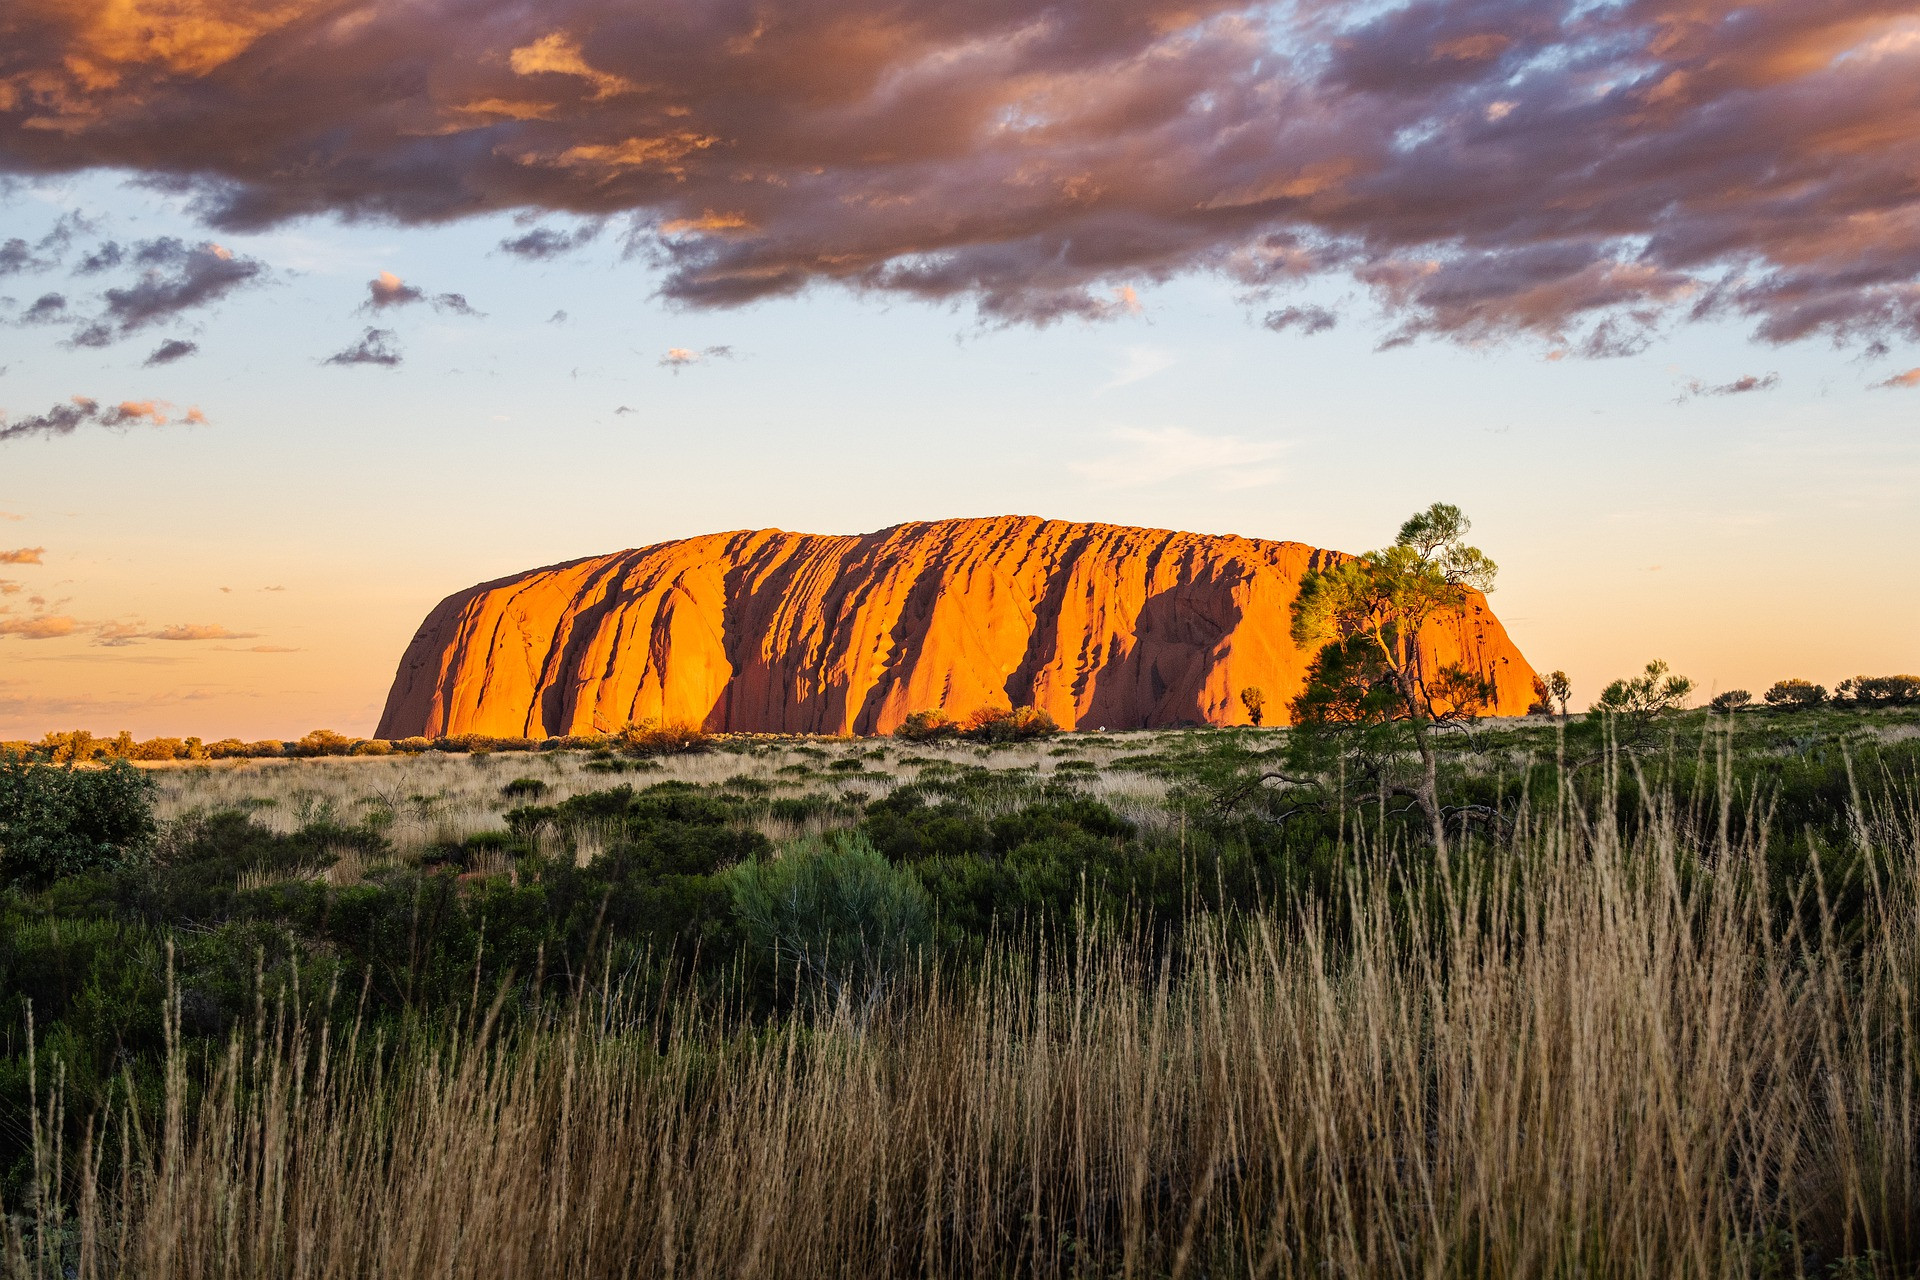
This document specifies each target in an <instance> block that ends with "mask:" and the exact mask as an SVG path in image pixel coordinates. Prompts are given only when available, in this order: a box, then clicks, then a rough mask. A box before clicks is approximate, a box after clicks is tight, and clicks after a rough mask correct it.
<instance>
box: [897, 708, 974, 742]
mask: <svg viewBox="0 0 1920 1280" xmlns="http://www.w3.org/2000/svg"><path fill="white" fill-rule="evenodd" d="M959 732H960V726H959V725H957V724H955V723H954V722H953V717H952V716H950V715H948V714H947V713H946V712H944V711H941V710H938V709H935V710H933V711H916V712H914V713H913V714H911V715H909V716H908V717H907V718H906V719H905V720H902V721H901V722H900V727H899V728H897V729H895V730H894V731H893V736H894V737H896V738H898V739H900V740H901V741H902V742H933V741H935V740H937V739H940V738H951V737H953V736H954V735H955V734H957V733H959Z"/></svg>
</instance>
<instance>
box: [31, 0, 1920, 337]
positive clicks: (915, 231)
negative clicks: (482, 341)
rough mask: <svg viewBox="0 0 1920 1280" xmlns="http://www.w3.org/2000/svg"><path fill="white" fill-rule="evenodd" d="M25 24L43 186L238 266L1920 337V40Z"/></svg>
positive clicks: (197, 285)
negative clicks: (138, 209)
mask: <svg viewBox="0 0 1920 1280" xmlns="http://www.w3.org/2000/svg"><path fill="white" fill-rule="evenodd" d="M6 22H7V27H6V34H7V42H6V50H7V52H6V54H5V55H4V57H3V58H0V169H5V170H11V171H14V172H18V173H29V174H47V173H60V172H76V171H80V170H83V169H94V168H118V169H124V170H129V171H132V172H134V173H137V174H140V175H143V176H145V177H147V178H149V179H151V180H155V181H159V182H162V183H166V184H170V185H171V186H173V187H175V188H177V189H182V190H185V191H187V192H188V193H189V194H190V196H191V198H192V200H193V207H194V208H195V209H197V210H198V211H200V212H201V214H202V215H203V216H204V217H205V218H206V220H207V221H208V223H209V224H210V225H212V226H214V227H216V228H227V227H231V228H259V227H264V226H270V225H274V224H277V223H280V222H284V221H287V220H290V219H295V218H299V217H303V216H308V215H312V214H322V213H324V214H338V215H344V216H349V217H378V218H387V219H393V220H396V221H399V222H403V223H418V224H427V223H437V222H443V221H446V220H449V219H452V218H458V217H464V216H470V215H475V214H482V213H490V212H501V211H507V210H511V211H515V212H517V213H525V214H528V215H530V216H531V217H533V218H536V219H537V218H538V217H540V216H541V215H552V216H553V225H541V224H531V225H530V227H529V229H527V230H524V231H522V232H520V233H518V234H516V235H514V236H512V237H510V238H509V239H508V240H507V241H506V242H504V244H503V248H505V249H506V250H507V251H508V252H511V253H515V254H518V255H521V256H525V257H530V258H543V257H552V256H555V255H557V254H560V253H565V252H568V251H570V250H575V249H578V248H580V247H581V246H583V245H585V244H587V243H589V242H591V241H592V240H594V239H595V237H596V236H597V235H598V234H599V232H600V230H601V228H602V227H604V226H606V225H608V220H609V219H612V218H621V219H622V220H623V221H624V223H625V225H626V227H627V235H626V240H625V243H624V245H623V248H625V249H627V250H630V251H635V252H639V253H642V254H644V255H647V256H649V257H650V258H652V259H654V260H656V261H657V262H658V263H659V264H660V266H661V267H662V269H663V272H664V274H663V277H662V279H663V289H664V292H665V293H666V295H667V296H668V297H669V298H671V299H673V300H676V301H680V302H684V303H688V304H692V305H697V306H727V305H734V304H740V303H747V302H751V301H754V300H756V299H760V298H766V297H772V296H778V295H783V294H793V293H796V292H799V291H801V290H804V289H806V288H808V287H810V286H812V285H815V284H819V283H823V282H825V283H838V284H840V285H844V286H846V287H849V288H852V289H856V290H862V291H880V292H887V293H893V294H900V295H906V296H912V297H919V298H924V299H928V300H935V301H947V300H969V301H971V302H972V303H973V304H975V305H976V306H977V307H978V308H979V309H980V311H981V312H982V313H983V314H984V315H985V316H986V317H987V318H989V319H993V320H1000V321H1007V322H1024V323H1037V324H1043V323H1047V322H1049V321H1052V320H1056V319H1060V318H1063V317H1069V316H1078V317H1087V318H1105V317H1117V316H1123V315H1126V314H1128V313H1130V312H1131V311H1132V310H1133V309H1134V305H1133V304H1130V303H1129V302H1127V301H1126V300H1125V298H1124V297H1123V296H1122V295H1121V294H1118V293H1117V292H1116V291H1117V290H1124V289H1129V288H1137V287H1139V286H1140V285H1141V284H1144V283H1149V282H1155V281H1161V280H1165V279H1168V278H1171V277H1173V276H1176V275H1180V274H1183V273H1192V272H1208V273H1218V274H1221V275H1224V276H1226V277H1229V278H1230V279H1231V280H1232V281H1233V282H1234V283H1235V284H1236V285H1237V287H1239V288H1240V289H1242V290H1244V291H1245V292H1247V293H1249V294H1251V295H1253V296H1255V297H1264V296H1266V295H1268V294H1272V293H1275V292H1277V291H1279V290H1281V289H1283V288H1284V287H1286V286H1287V285H1289V284H1293V283H1297V282H1298V281H1300V280H1302V279H1305V278H1308V277H1312V276H1316V275H1323V274H1328V273H1332V274H1336V275H1344V276H1346V277H1348V278H1351V279H1353V280H1355V281H1357V282H1359V284H1360V285H1361V286H1362V287H1363V288H1364V289H1365V290H1367V291H1368V292H1369V293H1371V295H1372V297H1373V299H1374V301H1376V302H1377V303H1379V304H1380V306H1381V307H1382V308H1383V309H1384V310H1385V312H1386V314H1387V317H1388V319H1387V323H1388V325H1389V326H1390V329H1389V333H1388V340H1389V341H1394V342H1405V341H1412V340H1415V339H1418V338H1421V337H1424V336H1428V335H1439V336H1445V337H1451V338H1455V339H1459V340H1463V341H1469V342H1482V341H1486V340H1489V339H1496V338H1501V337H1505V336H1510V335H1514V334H1526V335H1532V336H1534V337H1536V338H1537V339H1539V340H1540V341H1542V342H1543V343H1545V344H1546V345H1548V346H1549V347H1550V348H1551V349H1553V350H1555V351H1559V352H1562V353H1565V354H1586V355H1595V356H1603V355H1610V354H1619V353H1622V352H1628V351H1632V350H1637V349H1638V348H1639V347H1640V346H1642V345H1644V343H1645V342H1646V341H1647V340H1648V338H1649V336H1650V335H1653V334H1656V333H1658V332H1660V331H1661V330H1662V329H1663V328H1665V327H1666V326H1667V325H1669V324H1672V323H1675V322H1679V321H1682V320H1685V319H1688V318H1706V317H1714V316H1733V317H1745V318H1747V319H1748V320H1750V321H1751V323H1752V324H1753V325H1754V326H1755V329H1756V331H1757V333H1758V334H1759V335H1760V336H1761V337H1763V338H1765V339H1767V340H1771V341H1788V340H1792V339H1796V338H1800V337H1804V336H1807V335H1809V334H1816V333H1820V334H1827V335H1830V336H1833V337H1836V338H1839V339H1841V340H1847V341H1852V340H1860V341H1868V340H1872V339H1875V338H1885V337H1893V336H1905V337H1907V338H1920V192H1916V189H1915V187H1914V185H1913V182H1912V175H1913V174H1914V173H1915V172H1916V171H1920V34H1917V33H1916V31H1917V29H1916V27H1915V23H1914V18H1913V12H1912V5H1911V0H1843V2H1842V3H1837V4H1817V3H1814V2H1813V0H1785V2H1783V3H1778V4H1771V5H1764V6H1753V5H1749V4H1745V3H1743V2H1741V0H1684V2H1683V0H1645V2H1636V3H1627V4H1619V5H1602V6H1594V5H1588V4H1578V3H1575V2H1574V0H1547V2H1545V3H1541V2H1539V0H1418V2H1416V3H1407V4H1400V5H1395V6H1387V7H1382V6H1379V5H1372V4H1365V3H1362V0H1327V2H1316V3H1313V4H1307V5H1299V6H1290V7H1274V6H1267V5H1261V4H1255V3H1252V0H1060V2H1059V3H1054V4H1048V5H1044V6H1032V5H1024V6H1023V5H1005V4H985V5H954V4H948V3H938V2H936V0H802V2H800V3H795V4H789V5H779V6H767V5H746V4H717V5H704V6H694V7H692V8H688V7H685V6H665V7H651V8H646V7H643V8H641V9H635V8H634V7H633V6H631V5H626V4H620V3H616V2H615V0H551V3H546V4H541V5H528V4H524V3H519V2H518V0H477V2H476V0H461V2H460V3H458V4H456V3H454V0H419V3H411V4H406V5H399V4H391V5H370V6H361V7H358V8H353V9H351V10H341V9H338V8H335V7H332V6H329V5H325V4H323V0H115V3H113V4H75V3H73V2H72V0H12V4H11V6H10V9H9V11H8V16H7V19H6ZM214 249H215V246H213V245H212V244H211V242H209V243H208V244H207V245H202V246H190V245H187V244H185V243H177V244H176V245H174V246H172V247H169V248H163V249H158V250H153V251H151V252H152V253H154V254H157V256H155V257H154V258H153V260H152V261H150V262H145V263H142V262H139V261H135V262H134V264H133V265H135V266H136V267H137V268H143V269H144V270H145V271H146V272H147V275H146V276H143V277H142V279H141V280H140V281H137V282H135V283H133V284H130V285H124V286H120V287H119V288H118V290H117V294H116V293H115V292H113V291H110V292H109V294H108V310H107V311H106V312H104V313H102V314H101V315H100V316H99V317H98V318H97V319H96V320H95V321H93V322H92V323H90V324H89V325H88V326H87V327H85V328H84V329H83V330H82V331H81V332H79V333H77V334H76V338H75V340H76V341H81V342H92V341H107V340H112V339H114V338H116V337H117V336H120V335H123V334H124V333H125V332H127V331H129V330H131V329H137V328H138V327H140V326H142V325H144V324H149V323H154V322H155V320H154V319H153V317H158V316H162V315H166V314H172V313H174V310H173V309H177V308H178V307H182V306H193V305H204V304H205V303H207V302H209V301H212V300H213V299H215V298H217V297H218V296H219V295H220V293H221V291H223V290H225V289H229V288H236V287H239V286H240V285H241V284H244V283H246V282H248V281H250V280H253V279H257V278H260V277H259V273H258V272H257V271H256V272H251V273H250V272H249V271H248V269H247V264H245V263H240V262H238V260H234V259H231V258H229V259H227V260H222V259H220V258H219V257H218V255H217V253H215V252H214ZM57 252H58V248H57V247H53V248H48V249H46V250H42V249H41V248H39V247H38V246H37V245H34V244H28V243H26V242H24V241H22V242H21V243H20V244H19V245H18V246H14V245H13V244H12V243H11V242H8V244H7V245H5V246H0V266H3V264H4V262H5V261H6V260H9V255H11V258H13V259H18V261H19V262H20V263H21V264H22V265H21V267H20V269H21V270H23V271H25V270H30V269H32V264H33V263H38V262H42V261H47V260H50V259H51V258H52V257H53V256H55V255H56V254H57ZM143 252H144V251H143ZM136 256H137V255H136ZM109 260H110V261H109ZM85 261H86V262H89V263H91V262H95V261H98V262H100V263H102V264H103V265H101V266H99V267H98V270H102V271H104V270H110V269H116V268H117V267H118V266H119V265H120V262H121V257H120V256H118V255H117V254H116V253H108V252H107V251H106V249H105V248H104V247H102V248H100V249H96V250H95V251H94V252H93V253H92V254H89V256H88V257H87V259H86V260H85ZM223 263H224V265H223ZM255 265H257V264H255ZM149 277H151V278H149ZM395 287H396V288H400V289H404V288H408V287H410V286H404V285H401V284H399V283H398V282H397V281H396V285H395ZM1134 301H1135V302H1136V303H1137V299H1135V300H1134ZM1281 302H1282V300H1280V299H1275V303H1274V305H1275V307H1276V309H1275V310H1273V312H1272V314H1274V315H1275V316H1277V317H1282V318H1283V323H1281V324H1278V325H1277V326H1276V327H1280V328H1284V329H1289V330H1293V331H1311V327H1312V323H1313V321H1314V317H1311V316H1309V315H1307V314H1306V313H1304V312H1302V313H1299V314H1297V315H1296V314H1294V313H1291V312H1289V310H1288V309H1287V308H1286V307H1285V306H1284V305H1279V304H1280V303H1281ZM49 305H50V306H51V304H49ZM374 305H382V304H378V303H376V304H374ZM69 306H71V302H70V301H69ZM349 362H350V363H382V362H383V361H380V360H353V361H349Z"/></svg>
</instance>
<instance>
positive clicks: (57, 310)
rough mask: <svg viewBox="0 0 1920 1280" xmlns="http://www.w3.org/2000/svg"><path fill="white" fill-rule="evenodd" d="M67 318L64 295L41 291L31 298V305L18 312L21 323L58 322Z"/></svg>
mask: <svg viewBox="0 0 1920 1280" xmlns="http://www.w3.org/2000/svg"><path fill="white" fill-rule="evenodd" d="M65 319H67V299H66V295H64V294H59V293H43V294H41V295H40V296H39V297H38V298H35V299H34V300H33V305H32V306H30V307H28V308H27V309H26V310H25V311H22V312H21V313H20V319H19V323H21V324H59V323H60V322H61V321H63V320H65Z"/></svg>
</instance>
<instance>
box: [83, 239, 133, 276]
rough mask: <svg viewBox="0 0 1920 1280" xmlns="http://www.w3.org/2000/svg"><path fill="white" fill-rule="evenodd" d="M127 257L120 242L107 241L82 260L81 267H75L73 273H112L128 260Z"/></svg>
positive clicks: (86, 274) (93, 274)
mask: <svg viewBox="0 0 1920 1280" xmlns="http://www.w3.org/2000/svg"><path fill="white" fill-rule="evenodd" d="M126 256H127V251H126V250H125V249H122V248H121V247H120V245H119V242H118V241H114V240H107V241H104V242H102V243H101V244H100V246H99V247H98V248H96V249H95V250H94V251H93V252H92V253H89V254H88V255H87V256H86V257H84V258H82V259H80V262H79V265H77V266H75V267H74V269H73V271H74V274H75V275H82V276H95V275H99V274H100V273H101V272H102V271H111V270H113V268H115V267H117V266H119V265H120V264H121V263H122V262H123V261H125V260H126Z"/></svg>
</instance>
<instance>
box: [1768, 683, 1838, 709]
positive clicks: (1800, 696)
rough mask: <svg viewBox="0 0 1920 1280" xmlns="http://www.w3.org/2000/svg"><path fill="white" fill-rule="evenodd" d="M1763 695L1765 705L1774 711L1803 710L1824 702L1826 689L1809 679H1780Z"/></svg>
mask: <svg viewBox="0 0 1920 1280" xmlns="http://www.w3.org/2000/svg"><path fill="white" fill-rule="evenodd" d="M1765 697H1766V700H1767V705H1768V706H1770V707H1772V708H1773V709H1774V710H1776V711H1805V710H1807V709H1808V708H1810V707H1817V706H1820V705H1821V704H1822V703H1824V702H1825V701H1826V700H1827V691H1826V689H1825V688H1824V687H1822V686H1820V685H1817V684H1815V683H1813V681H1811V680H1780V681H1776V682H1775V683H1774V686H1773V688H1771V689H1769V690H1767V692H1766V695H1765Z"/></svg>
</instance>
